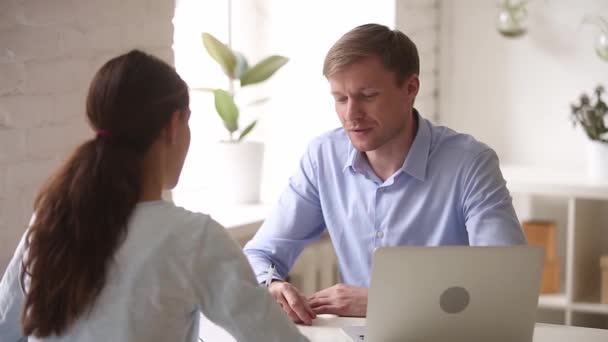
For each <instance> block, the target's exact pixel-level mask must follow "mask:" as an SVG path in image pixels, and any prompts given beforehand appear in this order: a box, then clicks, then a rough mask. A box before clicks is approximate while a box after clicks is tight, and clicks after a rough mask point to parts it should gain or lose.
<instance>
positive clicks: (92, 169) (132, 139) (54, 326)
mask: <svg viewBox="0 0 608 342" xmlns="http://www.w3.org/2000/svg"><path fill="white" fill-rule="evenodd" d="M188 101H189V98H188V88H187V86H186V84H185V83H184V81H183V80H182V79H181V78H180V77H179V75H178V74H177V73H176V72H175V70H174V69H173V68H172V67H171V66H169V65H168V64H166V63H165V62H163V61H161V60H159V59H157V58H155V57H153V56H150V55H148V54H146V53H143V52H141V51H137V50H134V51H131V52H129V53H127V54H124V55H121V56H119V57H116V58H114V59H112V60H110V61H109V62H107V63H106V64H105V65H103V66H102V67H101V69H100V70H99V71H98V72H97V74H96V75H95V77H94V78H93V81H92V83H91V86H90V88H89V93H88V96H87V103H86V112H87V117H88V121H89V123H90V125H91V127H92V128H93V130H94V131H95V132H97V136H96V137H95V138H93V139H91V140H89V141H87V142H85V143H83V144H82V145H81V146H79V147H78V148H77V149H76V151H74V153H73V154H72V155H71V157H70V158H69V159H68V160H67V162H66V163H65V164H64V165H63V166H62V167H61V168H60V169H59V170H58V172H57V173H56V174H54V175H53V176H52V177H51V178H50V179H49V180H48V181H47V183H46V184H45V186H44V187H43V188H42V190H41V191H40V193H39V194H38V196H37V198H36V201H35V203H34V211H35V219H34V221H33V223H32V225H31V227H30V228H29V230H28V232H27V236H26V251H27V252H26V254H25V256H24V259H23V271H22V273H21V284H22V287H24V289H25V293H26V298H25V305H24V308H23V315H22V318H21V320H22V325H23V332H24V335H25V336H36V337H46V336H50V335H58V336H59V335H62V334H63V333H64V332H65V331H66V330H67V329H68V328H69V327H70V326H71V325H72V324H73V323H74V322H75V321H76V320H77V319H79V318H80V317H81V316H83V315H86V314H87V313H88V312H89V311H90V309H91V308H92V307H93V305H94V303H95V300H96V299H97V297H98V296H99V294H100V292H101V291H102V289H103V288H104V284H105V281H106V276H107V274H108V269H109V267H110V266H111V263H112V260H113V259H112V258H113V255H114V253H115V252H116V250H117V249H118V247H119V246H120V245H121V243H122V241H123V240H124V238H125V237H126V234H127V224H128V221H129V217H130V215H131V213H132V211H133V210H134V208H135V205H136V204H137V202H138V200H139V196H140V193H141V190H142V184H141V179H142V160H143V157H144V154H145V153H146V151H147V150H148V149H149V147H150V146H151V145H152V143H153V142H154V141H155V140H156V139H157V138H158V137H159V135H160V134H161V131H162V129H163V128H164V127H165V126H166V125H167V124H168V123H169V120H170V117H171V114H172V113H173V112H175V111H176V110H178V111H180V112H182V113H183V112H185V110H186V109H187V107H188Z"/></svg>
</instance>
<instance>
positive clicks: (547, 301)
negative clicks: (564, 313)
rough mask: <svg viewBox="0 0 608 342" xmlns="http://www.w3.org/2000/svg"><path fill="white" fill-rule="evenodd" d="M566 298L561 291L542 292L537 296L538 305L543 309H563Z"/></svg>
mask: <svg viewBox="0 0 608 342" xmlns="http://www.w3.org/2000/svg"><path fill="white" fill-rule="evenodd" d="M567 306H568V299H567V298H566V295H565V294H563V293H557V294H543V295H540V296H539V297H538V307H539V308H543V309H565V308H566V307H567Z"/></svg>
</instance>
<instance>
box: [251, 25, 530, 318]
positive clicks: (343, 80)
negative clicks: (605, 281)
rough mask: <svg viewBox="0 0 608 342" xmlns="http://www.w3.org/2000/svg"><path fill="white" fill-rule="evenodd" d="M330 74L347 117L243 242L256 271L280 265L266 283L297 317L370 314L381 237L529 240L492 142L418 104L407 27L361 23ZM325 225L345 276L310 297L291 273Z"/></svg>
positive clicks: (327, 68) (308, 156)
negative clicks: (429, 114)
mask: <svg viewBox="0 0 608 342" xmlns="http://www.w3.org/2000/svg"><path fill="white" fill-rule="evenodd" d="M323 74H324V75H325V77H326V78H327V79H328V81H329V84H330V88H331V93H332V95H333V97H334V99H335V108H336V112H337V114H338V117H339V118H340V121H341V123H342V128H341V129H336V130H333V131H331V132H328V133H326V134H324V135H322V136H320V137H318V138H317V139H315V140H313V141H312V142H311V144H310V145H309V147H308V150H307V151H306V153H305V154H304V156H303V157H302V160H301V162H300V167H299V169H298V170H297V172H296V173H295V175H293V177H292V178H291V179H290V181H289V185H288V187H287V189H286V190H285V191H284V192H283V194H282V195H281V197H280V199H279V202H278V204H277V206H276V208H275V209H274V212H273V213H272V214H271V215H270V216H269V217H268V218H267V219H266V221H265V222H264V224H263V226H262V227H261V228H260V230H259V231H258V233H257V234H256V235H255V237H254V238H253V239H252V240H251V241H250V242H249V243H248V244H247V245H246V246H245V249H244V252H245V254H246V255H247V257H248V258H249V261H250V263H251V265H252V266H253V269H254V271H255V274H256V276H257V278H258V281H260V282H261V281H263V280H264V279H265V278H266V276H267V274H268V270H269V267H270V265H276V273H275V274H273V275H272V276H273V282H272V283H271V284H270V288H269V290H270V292H271V293H272V294H273V295H274V296H275V298H276V299H277V301H278V302H279V304H281V306H282V307H283V310H284V311H285V312H286V313H287V314H288V315H289V316H290V317H291V319H293V320H294V321H296V322H300V323H304V324H311V321H312V319H313V318H314V317H315V315H316V314H320V313H332V314H337V315H341V316H364V315H365V312H366V308H367V287H368V286H369V283H370V271H371V258H372V254H373V252H374V250H375V249H376V248H378V247H381V246H401V245H423V246H439V245H509V244H525V243H526V240H525V238H524V235H523V233H522V230H521V227H520V225H519V221H518V219H517V217H516V215H515V212H514V210H513V206H512V202H511V197H510V195H509V192H508V190H507V188H506V186H505V181H504V179H503V177H502V175H501V172H500V169H499V163H498V158H497V156H496V153H495V152H494V151H493V150H492V149H490V148H489V147H488V146H486V145H484V144H482V143H480V142H478V141H476V140H475V139H474V138H473V137H471V136H469V135H465V134H459V133H456V132H454V131H452V130H450V129H448V128H446V127H440V126H434V125H433V124H431V123H430V122H429V121H427V120H426V119H424V118H422V117H421V116H420V115H419V114H418V112H417V111H416V109H414V108H413V105H414V99H415V98H416V95H417V94H418V90H419V88H420V81H419V79H418V74H419V59H418V52H417V50H416V46H415V45H414V43H413V42H412V41H411V40H410V39H409V38H408V37H407V36H405V35H404V34H403V33H401V32H399V31H396V30H394V31H391V30H389V29H388V28H387V27H385V26H381V25H377V24H368V25H363V26H359V27H357V28H355V29H353V30H351V31H350V32H348V33H346V34H345V35H344V36H343V37H342V38H340V39H339V40H338V41H337V42H336V43H335V44H334V46H333V47H332V48H331V49H330V50H329V52H328V54H327V56H326V58H325V62H324V66H323ZM325 229H327V230H328V232H329V235H330V237H331V240H332V243H333V245H334V247H335V250H336V254H337V257H338V265H339V271H340V275H341V280H342V282H343V284H338V285H335V286H332V287H330V288H328V289H324V290H321V291H319V292H317V293H315V294H313V295H312V296H310V297H309V298H305V297H304V296H303V295H302V294H301V293H300V292H299V291H298V289H296V288H295V287H294V286H293V285H291V284H289V283H287V282H284V281H283V279H284V277H285V276H286V275H287V273H288V272H289V270H290V268H291V266H292V265H293V263H294V261H295V260H296V257H297V256H298V254H299V253H300V252H301V251H302V249H303V248H304V247H305V246H306V245H308V244H309V243H311V242H312V241H314V240H316V239H318V238H319V237H320V235H321V234H322V232H323V231H324V230H325ZM395 271H396V272H398V270H395ZM273 273H274V272H273Z"/></svg>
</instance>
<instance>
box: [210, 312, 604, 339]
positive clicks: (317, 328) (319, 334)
mask: <svg viewBox="0 0 608 342" xmlns="http://www.w3.org/2000/svg"><path fill="white" fill-rule="evenodd" d="M357 325H365V318H353V317H336V316H333V315H319V316H318V317H317V319H315V320H314V321H313V325H312V326H310V327H308V326H303V325H299V326H298V328H299V329H300V331H301V332H302V334H304V335H306V337H308V338H309V339H310V341H311V342H351V340H350V338H349V337H347V336H346V335H345V334H344V333H343V332H342V327H347V326H357ZM200 333H201V334H200V336H201V337H202V338H203V339H204V340H205V342H220V341H221V342H230V341H234V339H233V338H232V336H230V335H229V334H228V333H227V332H226V331H224V330H223V329H221V328H219V327H218V326H217V325H215V324H213V323H211V322H209V321H208V320H206V319H205V318H204V316H201V326H200ZM573 341H577V342H606V341H608V330H600V329H589V328H579V327H567V326H563V325H553V324H542V323H537V324H536V329H535V330H534V342H573Z"/></svg>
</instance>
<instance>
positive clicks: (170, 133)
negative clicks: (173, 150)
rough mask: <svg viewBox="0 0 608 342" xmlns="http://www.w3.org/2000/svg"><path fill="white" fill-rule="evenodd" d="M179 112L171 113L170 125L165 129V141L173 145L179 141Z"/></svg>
mask: <svg viewBox="0 0 608 342" xmlns="http://www.w3.org/2000/svg"><path fill="white" fill-rule="evenodd" d="M179 120H180V117H179V111H178V110H176V111H174V112H173V113H171V118H170V119H169V124H167V126H166V127H165V140H166V142H167V143H168V144H170V145H173V144H175V142H176V141H177V129H178V127H179Z"/></svg>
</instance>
